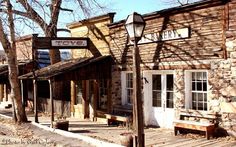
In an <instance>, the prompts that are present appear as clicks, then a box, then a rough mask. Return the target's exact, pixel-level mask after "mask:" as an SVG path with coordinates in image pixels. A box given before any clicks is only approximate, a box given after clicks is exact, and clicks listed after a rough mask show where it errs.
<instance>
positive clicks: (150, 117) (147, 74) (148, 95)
mask: <svg viewBox="0 0 236 147" xmlns="http://www.w3.org/2000/svg"><path fill="white" fill-rule="evenodd" d="M155 74H160V75H161V81H162V83H163V80H165V79H166V78H163V75H167V74H172V75H173V84H174V81H175V71H174V70H148V71H143V80H144V81H143V87H144V116H145V118H144V122H145V125H157V126H160V127H166V128H171V127H172V123H171V122H169V123H168V124H167V126H165V125H164V126H163V124H165V122H160V119H159V120H158V118H163V121H171V120H172V119H174V106H173V108H163V100H162V105H161V106H162V107H153V104H152V103H153V102H152V75H155ZM164 83H165V85H162V86H166V82H164ZM173 86H174V85H173ZM150 91H151V92H150ZM165 91H166V90H165ZM173 93H174V95H173V103H174V99H175V87H173ZM163 96H164V94H163V92H162V99H163ZM165 107H166V105H165ZM161 111H163V114H158V113H160V112H161ZM167 111H168V113H169V114H170V115H171V117H170V119H169V120H164V118H166V117H160V116H161V115H165V114H164V113H167ZM157 115H158V116H159V117H157ZM172 117H173V118H172Z"/></svg>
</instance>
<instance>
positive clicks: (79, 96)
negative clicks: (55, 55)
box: [75, 81, 83, 104]
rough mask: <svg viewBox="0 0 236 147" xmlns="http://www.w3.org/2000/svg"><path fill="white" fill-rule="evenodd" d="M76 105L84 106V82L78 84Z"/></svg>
mask: <svg viewBox="0 0 236 147" xmlns="http://www.w3.org/2000/svg"><path fill="white" fill-rule="evenodd" d="M75 86H76V102H75V103H76V104H82V98H83V88H82V81H77V82H76V85H75Z"/></svg>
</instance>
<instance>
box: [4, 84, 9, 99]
mask: <svg viewBox="0 0 236 147" xmlns="http://www.w3.org/2000/svg"><path fill="white" fill-rule="evenodd" d="M7 88H8V86H7V84H4V94H5V101H8V89H7Z"/></svg>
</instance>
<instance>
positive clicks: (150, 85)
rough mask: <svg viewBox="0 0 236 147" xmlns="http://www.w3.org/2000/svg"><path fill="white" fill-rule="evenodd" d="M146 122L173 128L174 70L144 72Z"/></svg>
mask: <svg viewBox="0 0 236 147" xmlns="http://www.w3.org/2000/svg"><path fill="white" fill-rule="evenodd" d="M144 77H145V78H147V79H146V83H144V107H145V108H144V110H145V111H146V113H145V115H148V117H146V118H145V119H147V120H146V121H145V122H146V124H149V125H157V126H160V127H164V128H172V126H173V125H172V123H173V119H174V75H173V71H153V72H150V71H149V72H148V73H147V74H145V73H144ZM145 93H146V94H145Z"/></svg>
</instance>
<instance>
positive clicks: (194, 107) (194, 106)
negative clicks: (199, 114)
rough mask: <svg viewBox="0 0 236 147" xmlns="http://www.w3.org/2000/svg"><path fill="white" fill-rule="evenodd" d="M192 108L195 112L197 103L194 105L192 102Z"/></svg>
mask: <svg viewBox="0 0 236 147" xmlns="http://www.w3.org/2000/svg"><path fill="white" fill-rule="evenodd" d="M192 107H193V109H195V110H196V108H197V103H196V102H192Z"/></svg>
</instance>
